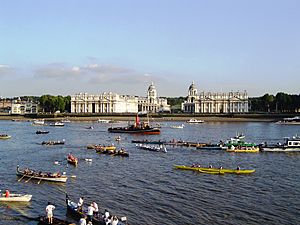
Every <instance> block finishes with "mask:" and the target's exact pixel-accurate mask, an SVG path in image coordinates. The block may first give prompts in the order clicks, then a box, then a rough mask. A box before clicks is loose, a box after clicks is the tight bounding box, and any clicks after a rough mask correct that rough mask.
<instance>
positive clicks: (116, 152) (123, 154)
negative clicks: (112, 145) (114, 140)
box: [112, 149, 129, 157]
mask: <svg viewBox="0 0 300 225" xmlns="http://www.w3.org/2000/svg"><path fill="white" fill-rule="evenodd" d="M112 156H122V157H129V153H128V152H126V151H125V150H124V149H120V150H118V151H115V153H114V154H112Z"/></svg>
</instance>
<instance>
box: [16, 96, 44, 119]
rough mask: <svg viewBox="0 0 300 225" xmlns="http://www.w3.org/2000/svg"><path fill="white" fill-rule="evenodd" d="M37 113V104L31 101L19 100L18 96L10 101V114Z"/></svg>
mask: <svg viewBox="0 0 300 225" xmlns="http://www.w3.org/2000/svg"><path fill="white" fill-rule="evenodd" d="M35 113H38V104H37V103H34V102H31V101H21V100H20V98H19V99H17V100H13V101H12V103H11V114H18V115H25V114H35Z"/></svg>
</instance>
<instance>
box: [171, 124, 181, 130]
mask: <svg viewBox="0 0 300 225" xmlns="http://www.w3.org/2000/svg"><path fill="white" fill-rule="evenodd" d="M170 128H173V129H183V128H184V124H181V125H172V126H170Z"/></svg>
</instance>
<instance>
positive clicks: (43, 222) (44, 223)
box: [38, 216, 74, 225]
mask: <svg viewBox="0 0 300 225" xmlns="http://www.w3.org/2000/svg"><path fill="white" fill-rule="evenodd" d="M52 219H53V223H52V224H53V225H74V223H72V222H69V221H66V220H62V219H58V218H56V217H53V218H52ZM38 221H39V222H38V225H49V223H48V218H47V217H46V216H41V217H40V218H38Z"/></svg>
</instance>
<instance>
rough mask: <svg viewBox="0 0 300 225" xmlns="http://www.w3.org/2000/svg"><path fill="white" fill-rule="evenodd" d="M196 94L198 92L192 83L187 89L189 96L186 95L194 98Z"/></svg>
mask: <svg viewBox="0 0 300 225" xmlns="http://www.w3.org/2000/svg"><path fill="white" fill-rule="evenodd" d="M197 92H198V90H197V88H196V85H195V83H194V81H193V82H192V84H191V85H190V87H189V94H188V95H189V96H196V95H197Z"/></svg>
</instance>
